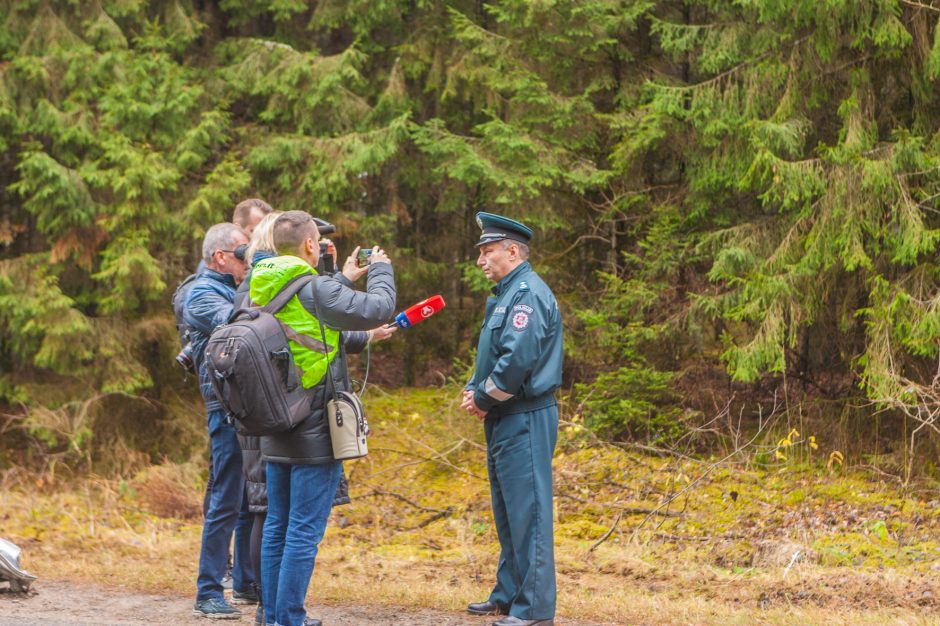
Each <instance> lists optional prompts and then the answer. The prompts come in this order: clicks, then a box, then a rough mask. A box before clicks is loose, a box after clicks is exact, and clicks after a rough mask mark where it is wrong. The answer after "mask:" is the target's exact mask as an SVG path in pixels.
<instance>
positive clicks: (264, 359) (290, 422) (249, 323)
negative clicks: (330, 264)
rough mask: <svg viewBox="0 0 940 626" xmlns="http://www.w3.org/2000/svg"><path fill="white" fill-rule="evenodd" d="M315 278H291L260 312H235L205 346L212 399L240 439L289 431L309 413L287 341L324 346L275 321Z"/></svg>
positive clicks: (308, 395)
mask: <svg viewBox="0 0 940 626" xmlns="http://www.w3.org/2000/svg"><path fill="white" fill-rule="evenodd" d="M314 279H315V276H314V275H312V274H305V275H303V276H295V277H294V278H293V279H291V280H290V281H288V282H287V284H285V285H284V286H283V287H282V288H281V290H280V291H279V292H278V293H277V295H276V296H274V298H272V299H271V301H270V302H269V303H268V304H267V305H265V306H263V307H260V308H257V307H251V308H239V309H236V310H235V311H234V312H233V313H232V315H231V316H230V317H229V319H228V322H227V323H225V324H223V325H222V326H219V327H217V328H216V329H215V330H214V331H212V335H211V336H210V337H209V343H208V345H207V346H206V357H205V358H206V367H207V369H208V372H209V380H210V381H211V383H212V387H213V388H214V389H215V394H216V397H217V398H218V399H219V401H220V402H221V403H222V406H223V407H224V408H225V410H226V411H228V413H229V414H230V415H231V416H232V418H233V420H234V424H235V430H236V431H238V432H239V433H240V434H242V435H249V436H262V435H273V434H276V433H280V432H284V431H286V430H290V429H291V428H293V427H294V426H295V425H297V424H298V423H300V422H302V421H303V420H305V419H306V418H307V417H308V416H309V415H310V405H311V402H312V400H313V395H312V391H313V390H312V389H304V386H303V385H302V384H301V371H300V368H299V367H297V365H295V364H294V357H293V355H292V354H291V351H290V345H289V344H288V337H290V339H292V340H294V341H296V342H298V343H301V344H303V345H304V346H306V347H308V348H310V349H313V350H317V351H319V352H323V351H324V350H325V349H327V348H326V346H324V344H323V342H322V341H320V340H318V339H314V338H312V337H308V336H306V335H300V334H299V333H297V332H296V331H294V330H293V329H292V328H290V327H289V326H287V325H286V324H284V323H282V322H281V321H280V320H279V319H277V318H276V317H274V314H275V313H277V312H278V311H280V310H281V309H282V308H283V307H284V305H286V304H287V302H288V301H289V300H290V299H291V298H292V297H294V295H295V294H297V293H298V292H299V291H300V290H301V289H302V288H303V287H304V285H306V284H308V283H311V282H313V281H314Z"/></svg>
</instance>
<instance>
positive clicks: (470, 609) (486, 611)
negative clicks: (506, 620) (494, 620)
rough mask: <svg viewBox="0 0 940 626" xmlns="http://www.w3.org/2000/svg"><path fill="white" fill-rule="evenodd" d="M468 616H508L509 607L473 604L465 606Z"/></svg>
mask: <svg viewBox="0 0 940 626" xmlns="http://www.w3.org/2000/svg"><path fill="white" fill-rule="evenodd" d="M467 613H469V614H470V615H509V607H508V606H503V605H502V604H497V603H495V602H490V601H489V600H487V601H486V602H473V603H471V604H468V605H467Z"/></svg>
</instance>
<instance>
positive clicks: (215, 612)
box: [193, 598, 242, 619]
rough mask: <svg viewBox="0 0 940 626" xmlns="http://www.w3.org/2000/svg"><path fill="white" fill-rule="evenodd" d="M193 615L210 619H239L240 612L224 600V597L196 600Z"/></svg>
mask: <svg viewBox="0 0 940 626" xmlns="http://www.w3.org/2000/svg"><path fill="white" fill-rule="evenodd" d="M193 615H196V616H198V617H209V618H212V619H241V617H242V612H241V611H239V610H238V609H236V608H235V607H233V606H232V605H231V604H229V603H228V602H226V601H225V599H224V598H209V599H207V600H196V604H195V606H193Z"/></svg>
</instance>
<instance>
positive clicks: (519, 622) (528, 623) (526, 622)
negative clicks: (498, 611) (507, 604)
mask: <svg viewBox="0 0 940 626" xmlns="http://www.w3.org/2000/svg"><path fill="white" fill-rule="evenodd" d="M493 626H555V620H553V619H520V618H518V617H515V616H513V615H510V616H509V617H504V618H503V619H501V620H499V621H498V622H493Z"/></svg>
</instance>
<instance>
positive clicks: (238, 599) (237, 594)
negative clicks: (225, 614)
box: [232, 587, 259, 604]
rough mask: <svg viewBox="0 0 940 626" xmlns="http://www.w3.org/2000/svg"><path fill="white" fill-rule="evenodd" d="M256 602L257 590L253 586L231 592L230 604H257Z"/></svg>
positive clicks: (257, 599)
mask: <svg viewBox="0 0 940 626" xmlns="http://www.w3.org/2000/svg"><path fill="white" fill-rule="evenodd" d="M258 602H259V598H258V590H257V589H256V588H254V587H249V588H248V589H245V590H244V591H233V592H232V604H258Z"/></svg>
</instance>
